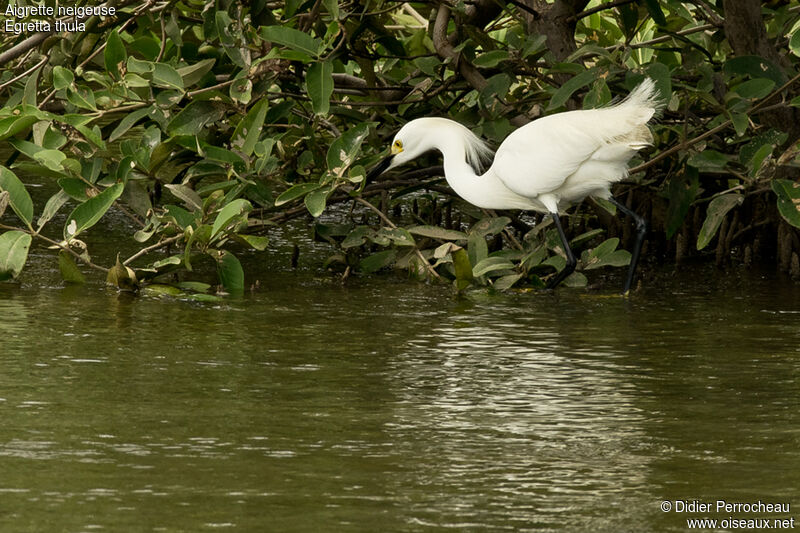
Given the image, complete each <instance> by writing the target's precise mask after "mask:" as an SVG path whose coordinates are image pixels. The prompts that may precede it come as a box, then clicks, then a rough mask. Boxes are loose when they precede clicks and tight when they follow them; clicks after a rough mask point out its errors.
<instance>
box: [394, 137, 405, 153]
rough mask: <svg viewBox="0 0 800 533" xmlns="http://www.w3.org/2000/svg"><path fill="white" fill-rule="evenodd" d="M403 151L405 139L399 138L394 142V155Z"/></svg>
mask: <svg viewBox="0 0 800 533" xmlns="http://www.w3.org/2000/svg"><path fill="white" fill-rule="evenodd" d="M402 151H403V141H400V140H397V141H395V142H394V143H392V155H397V154H399V153H400V152H402Z"/></svg>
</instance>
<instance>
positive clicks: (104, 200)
mask: <svg viewBox="0 0 800 533" xmlns="http://www.w3.org/2000/svg"><path fill="white" fill-rule="evenodd" d="M124 188H125V185H124V184H123V183H117V184H115V185H112V186H111V187H109V188H108V189H106V190H104V191H103V192H101V193H100V194H98V195H97V196H95V197H93V198H89V199H88V200H86V201H85V202H83V203H82V204H80V205H79V206H77V207H76V208H75V209H73V210H72V213H70V214H69V216H68V217H67V222H66V224H65V225H64V240H69V239H71V238H72V237H75V236H76V235H78V234H80V233H81V232H83V231H86V230H87V229H89V228H91V227H92V226H94V225H95V224H97V222H98V221H99V220H100V219H101V218H102V217H103V215H105V214H106V211H108V209H109V208H110V207H111V205H112V204H113V203H114V202H115V201H116V199H117V198H119V196H120V195H121V194H122V191H123V189H124Z"/></svg>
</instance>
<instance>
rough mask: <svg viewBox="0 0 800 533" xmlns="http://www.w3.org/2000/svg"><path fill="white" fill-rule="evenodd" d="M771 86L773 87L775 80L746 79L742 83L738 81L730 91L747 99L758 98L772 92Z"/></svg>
mask: <svg viewBox="0 0 800 533" xmlns="http://www.w3.org/2000/svg"><path fill="white" fill-rule="evenodd" d="M773 87H775V82H774V81H773V80H770V79H766V78H756V79H754V80H748V81H746V82H744V83H740V84H739V85H737V86H736V87H734V88H733V89H731V91H732V92H735V93H736V94H738V95H739V96H741V97H742V98H745V99H747V100H758V99H759V98H764V97H765V96H767V95H768V94H769V93H770V92H772V89H773Z"/></svg>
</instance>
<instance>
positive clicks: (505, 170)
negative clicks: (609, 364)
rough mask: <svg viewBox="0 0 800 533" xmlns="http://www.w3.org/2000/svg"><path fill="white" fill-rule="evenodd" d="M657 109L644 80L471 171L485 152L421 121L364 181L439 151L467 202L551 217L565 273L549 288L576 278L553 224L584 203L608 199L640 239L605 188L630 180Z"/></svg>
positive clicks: (439, 121)
mask: <svg viewBox="0 0 800 533" xmlns="http://www.w3.org/2000/svg"><path fill="white" fill-rule="evenodd" d="M658 109H659V102H658V92H657V90H656V88H655V84H654V83H653V81H652V80H650V79H645V80H644V81H643V82H642V83H641V84H639V85H638V86H637V87H636V88H635V89H634V90H633V91H631V93H630V94H629V95H628V97H627V98H625V99H624V100H622V101H621V102H619V103H617V104H615V105H611V106H608V107H604V108H599V109H589V110H583V111H568V112H565V113H556V114H554V115H549V116H546V117H543V118H540V119H538V120H535V121H533V122H531V123H530V124H527V125H525V126H523V127H521V128H519V129H517V130H516V131H514V132H513V133H511V134H510V135H509V136H508V137H507V138H506V139H505V140H504V141H503V143H502V144H501V145H500V148H498V150H497V152H496V154H495V155H494V160H493V161H492V164H491V166H490V167H489V169H488V170H487V171H486V172H485V173H484V174H482V175H478V173H477V172H476V170H475V169H476V168H480V166H481V163H482V162H483V161H485V160H487V159H489V158H491V154H492V152H491V150H490V149H489V148H488V147H487V145H486V144H485V143H484V142H483V141H482V140H481V139H480V138H478V137H477V136H476V135H474V134H473V133H472V132H471V131H469V130H468V129H467V128H466V127H464V126H462V125H461V124H459V123H457V122H454V121H452V120H449V119H445V118H419V119H416V120H412V121H411V122H409V123H407V124H406V125H405V126H403V127H402V128H401V129H400V131H399V132H398V133H397V135H396V136H395V138H394V140H393V143H392V155H391V156H390V159H389V160H387V161H384V163H383V164H381V165H379V166H378V167H377V168H376V169H374V171H373V172H371V173H370V177H372V176H374V175H376V174H379V173H382V172H383V171H384V170H386V169H387V168H392V167H396V166H398V165H402V164H403V163H406V162H408V161H411V160H412V159H414V158H416V157H417V156H419V155H421V154H422V153H424V152H427V151H429V150H433V149H435V150H439V151H440V152H441V153H442V155H443V157H444V174H445V178H446V179H447V183H448V184H449V185H450V187H452V189H453V190H454V191H455V192H456V193H457V194H458V195H459V196H461V197H462V198H464V199H465V200H466V201H468V202H470V203H472V204H474V205H476V206H478V207H482V208H485V209H526V210H535V211H539V212H549V213H551V214H553V218H554V220H555V222H556V226H557V228H558V230H559V234H560V235H561V236H562V241H564V245H565V248H566V250H565V253H566V255H567V260H568V265H567V268H566V269H565V270H564V271H562V273H561V274H564V272H566V274H564V275H561V274H559V275H558V276H556V278H555V280H554V282H551V283H552V285H553V286H555V285H557V284H558V283H559V282H560V281H561V280H562V279H563V278H564V277H566V275H569V273H571V272H572V270H574V263H575V260H574V258H573V257H572V253H571V251H570V250H569V246H568V245H567V242H566V237H564V234H563V230H562V229H561V224H560V221H559V218H558V212H559V210H563V209H565V208H567V207H568V206H569V205H570V204H572V203H575V202H579V201H581V200H583V199H584V198H586V197H587V196H595V197H599V198H604V199H608V200H610V201H612V202H614V203H616V204H617V206H618V207H620V208H621V210H622V211H623V212H625V213H626V214H629V215H631V216H633V217H634V218H635V219H636V220H637V229H639V230H640V231H639V235H641V239H643V238H644V221H643V220H642V219H641V218H640V217H638V216H637V215H635V214H634V213H632V212H630V211H629V210H627V208H625V207H624V206H621V205H620V204H618V203H617V202H616V201H615V200H614V199H613V198H612V197H611V192H610V187H611V185H612V184H613V183H616V182H618V181H620V180H621V179H623V178H625V177H626V176H627V174H628V170H627V164H628V161H629V160H630V159H631V158H632V157H633V155H634V154H635V153H636V151H637V150H640V149H642V148H644V147H646V146H649V145H651V144H652V142H653V136H652V134H651V132H650V130H649V128H648V126H647V123H648V122H649V121H650V120H651V119H652V118H653V116H654V115H655V113H656V112H657V111H658ZM641 239H640V240H638V241H637V247H636V248H635V249H634V252H633V256H632V259H631V268H630V269H629V279H628V280H627V281H626V287H625V292H627V291H628V289H629V288H630V282H631V281H632V276H633V270H634V269H635V267H636V259H637V258H638V248H639V247H640V246H641Z"/></svg>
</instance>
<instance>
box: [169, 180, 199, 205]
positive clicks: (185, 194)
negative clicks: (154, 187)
mask: <svg viewBox="0 0 800 533" xmlns="http://www.w3.org/2000/svg"><path fill="white" fill-rule="evenodd" d="M165 187H166V188H167V189H169V192H171V193H172V194H174V195H175V196H176V197H177V198H180V199H181V200H183V201H184V202H186V205H188V206H189V207H191V208H192V210H197V209H200V208H201V207H202V206H203V199H202V198H200V195H199V194H197V192H195V191H194V189H192V188H190V187H188V186H186V185H180V184H177V183H170V184H167V185H165Z"/></svg>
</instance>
